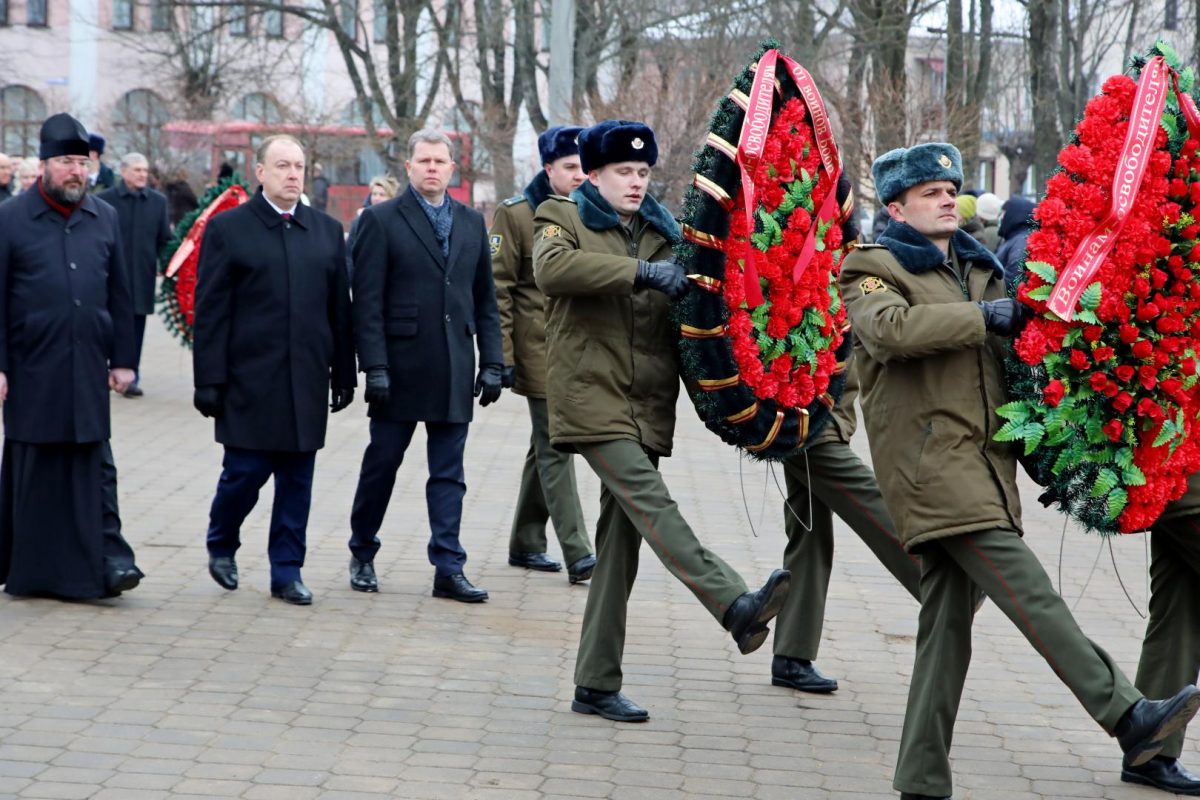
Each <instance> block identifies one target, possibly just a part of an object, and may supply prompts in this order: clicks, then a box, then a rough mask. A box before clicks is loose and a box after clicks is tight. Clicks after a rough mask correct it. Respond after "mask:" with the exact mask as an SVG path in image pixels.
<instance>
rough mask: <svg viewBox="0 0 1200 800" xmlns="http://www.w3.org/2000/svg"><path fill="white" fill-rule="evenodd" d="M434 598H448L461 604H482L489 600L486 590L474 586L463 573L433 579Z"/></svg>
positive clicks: (438, 576)
mask: <svg viewBox="0 0 1200 800" xmlns="http://www.w3.org/2000/svg"><path fill="white" fill-rule="evenodd" d="M433 596H434V597H447V598H449V599H451V600H457V601H458V602H460V603H482V602H483V601H484V600H487V599H488V593H487V590H486V589H480V588H479V587H477V586H472V585H471V582H470V581H469V580H467V577H466V576H465V575H463V574H462V573H461V572H459V573H457V574H456V575H437V576H435V577H434V579H433Z"/></svg>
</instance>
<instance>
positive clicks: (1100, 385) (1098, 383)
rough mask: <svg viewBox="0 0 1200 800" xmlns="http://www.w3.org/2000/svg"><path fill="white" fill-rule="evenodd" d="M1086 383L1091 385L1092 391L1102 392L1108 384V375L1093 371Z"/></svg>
mask: <svg viewBox="0 0 1200 800" xmlns="http://www.w3.org/2000/svg"><path fill="white" fill-rule="evenodd" d="M1088 384H1089V385H1090V386H1091V387H1092V391H1095V392H1102V391H1104V387H1105V386H1107V385H1108V376H1106V375H1105V374H1104V373H1103V372H1093V373H1092V375H1091V377H1089V378H1088Z"/></svg>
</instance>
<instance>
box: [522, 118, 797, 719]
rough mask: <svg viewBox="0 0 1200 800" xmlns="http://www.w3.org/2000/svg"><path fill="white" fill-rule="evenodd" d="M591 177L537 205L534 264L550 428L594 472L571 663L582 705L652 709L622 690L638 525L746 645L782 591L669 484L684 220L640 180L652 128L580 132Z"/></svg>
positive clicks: (622, 713) (628, 713)
mask: <svg viewBox="0 0 1200 800" xmlns="http://www.w3.org/2000/svg"><path fill="white" fill-rule="evenodd" d="M579 155H580V160H581V161H582V164H583V169H584V171H585V172H587V173H588V181H587V182H585V183H584V184H582V185H581V186H580V187H579V188H578V189H576V190H575V191H574V192H573V193H572V195H571V198H570V199H567V198H557V197H552V198H550V199H549V200H547V201H546V202H544V203H542V205H541V206H540V207H539V208H538V211H537V215H536V216H535V218H534V226H535V233H534V246H533V270H534V277H535V278H536V279H537V285H538V288H540V289H541V290H542V291H543V292H545V294H546V350H547V352H546V367H547V376H546V377H547V384H546V391H547V400H548V402H549V407H550V441H551V443H552V444H553V445H554V446H555V447H557V448H560V449H567V450H573V451H576V452H578V453H580V454H581V455H582V456H583V457H584V459H585V460H586V461H587V462H588V466H590V467H591V468H592V469H593V470H594V471H595V473H596V475H597V476H598V477H599V478H600V482H601V487H602V488H601V493H600V520H599V522H598V523H597V528H596V556H597V563H596V570H595V574H594V576H593V578H592V585H591V588H590V589H589V591H588V600H587V608H586V610H585V612H584V615H583V628H582V631H581V635H580V642H579V655H578V658H577V659H576V664H575V683H576V684H577V685H576V688H575V700H574V702H573V703H572V704H571V708H572V709H573V710H575V711H577V712H580V713H584V714H600V715H601V716H603V717H605V718H607V719H612V720H617V721H622V722H640V721H643V720H645V719H647V718H648V716H649V715H648V714H647V712H646V710H645V709H643V708H640V707H639V706H637V705H636V704H634V703H633V702H632V701H631V700H629V699H628V698H627V697H625V695H623V694H622V693H621V692H620V689H621V677H622V676H621V655H622V651H623V650H624V646H625V614H626V605H627V602H628V599H629V593H630V591H632V589H633V581H634V577H635V576H636V574H637V566H638V550H639V549H640V546H641V542H642V539H645V540H646V542H647V543H648V544H649V545H650V548H651V549H652V550H653V551H654V554H655V555H656V556H658V558H659V560H660V561H662V563H663V565H664V566H665V567H666V568H667V570H668V571H670V572H671V574H673V575H674V576H675V577H676V578H678V579H679V580H680V581H682V582H683V583H684V584H685V585H686V586H687V587H688V588H689V589H690V590H691V591H692V593H693V594H695V596H696V597H697V599H699V600H700V602H701V603H703V604H704V607H705V608H706V609H708V611H709V613H711V614H712V615H713V616H714V617H715V618H716V619H717V621H718V622H720V623H722V624H723V625H724V627H725V629H726V630H728V631H729V632H730V633H731V634H732V635H733V638H734V641H736V642H737V645H738V649H739V650H741V652H743V653H749V652H751V651H753V650H754V649H756V648H758V647H759V646H760V645H762V643H763V641H764V640H765V639H766V636H767V633H768V630H767V623H768V622H769V621H770V620H771V619H772V618H773V617H774V616H775V615H776V614H778V613H779V608H780V606H781V605H782V604H783V601H784V598H785V597H786V595H787V586H788V575H787V572H786V571H785V570H776V571H775V572H774V573H772V575H771V577H770V578H769V579H768V580H767V582H766V584H765V585H764V586H763V587H762V588H761V589H759V590H758V591H757V592H748V591H746V584H745V582H744V581H743V580H742V579H741V577H740V576H739V575H738V574H737V572H735V571H734V570H733V569H732V568H731V567H730V566H729V565H728V564H726V563H725V562H724V561H722V560H721V559H720V558H719V557H717V556H716V555H715V554H713V553H711V552H709V551H708V550H707V549H706V548H705V547H704V546H703V545H702V544H700V542H699V541H698V540H697V539H696V535H695V534H694V533H693V532H692V529H691V528H690V527H689V526H688V524H687V522H686V521H685V520H684V519H683V516H682V515H681V514H680V513H679V508H678V506H676V504H675V501H674V500H672V499H671V496H670V494H669V493H668V492H667V487H666V485H665V484H664V483H663V480H662V475H661V474H659V472H658V459H659V458H661V457H663V456H668V455H670V454H671V440H672V436H673V434H674V431H675V401H676V399H677V398H678V396H679V371H678V365H677V363H676V356H675V330H674V327H673V326H672V324H671V320H670V316H669V307H670V299H672V298H677V297H680V296H682V295H683V293H684V292H686V291H687V288H688V281H687V278H686V277H685V275H684V272H683V268H682V267H681V266H680V265H678V264H676V263H674V261H672V260H671V245H672V243H673V242H675V241H678V239H679V226H678V224H677V223H676V222H675V220H674V219H672V218H671V215H670V214H669V213H667V211H666V209H664V208H663V207H662V206H660V205H659V204H658V203H657V202H656V201H655V200H654V198H652V197H650V196H648V195H647V194H646V185H647V183H648V179H649V175H650V168H651V167H652V166H653V165H654V163H655V161H657V159H658V146H657V144H656V142H655V140H654V133H653V131H651V130H650V129H649V128H648V127H646V126H645V125H643V124H641V123H637V122H625V121H623V120H608V121H605V122H601V123H599V124H597V125H594V126H592V127H591V128H588V129H587V130H585V131H583V132H582V133H581V134H580V135H579Z"/></svg>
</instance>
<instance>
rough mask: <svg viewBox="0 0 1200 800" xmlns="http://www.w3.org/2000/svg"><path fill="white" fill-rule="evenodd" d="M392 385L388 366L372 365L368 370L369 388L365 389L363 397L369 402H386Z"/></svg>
mask: <svg viewBox="0 0 1200 800" xmlns="http://www.w3.org/2000/svg"><path fill="white" fill-rule="evenodd" d="M391 385H392V384H391V381H390V380H388V371H387V368H386V367H371V368H370V369H369V370H367V388H366V389H364V390H363V398H364V399H365V400H366V401H367V402H368V403H386V402H387V401H388V396H389V394H390V392H389V391H388V390H389V389H390V388H391Z"/></svg>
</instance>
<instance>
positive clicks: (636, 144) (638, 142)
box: [629, 136, 646, 150]
mask: <svg viewBox="0 0 1200 800" xmlns="http://www.w3.org/2000/svg"><path fill="white" fill-rule="evenodd" d="M629 146H630V147H632V148H633V149H634V150H641V149H642V148H643V147H645V146H646V143H645V142H643V141H642V140H641V139H640V138H638V137H636V136H635V137H634V139H633V141H632V142H630V143H629Z"/></svg>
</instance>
